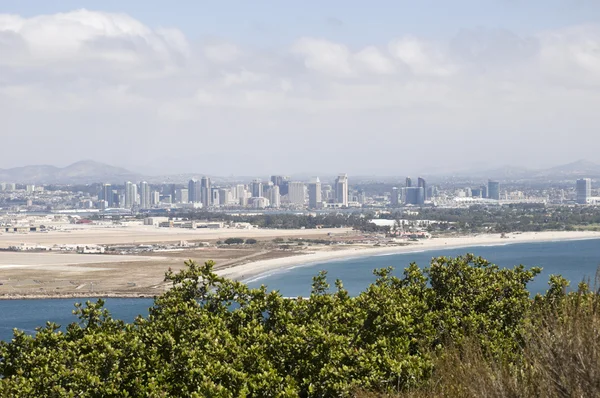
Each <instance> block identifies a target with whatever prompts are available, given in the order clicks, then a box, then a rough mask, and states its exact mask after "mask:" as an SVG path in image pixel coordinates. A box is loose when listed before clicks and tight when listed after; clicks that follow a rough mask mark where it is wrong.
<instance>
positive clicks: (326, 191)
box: [321, 185, 334, 202]
mask: <svg viewBox="0 0 600 398" xmlns="http://www.w3.org/2000/svg"><path fill="white" fill-rule="evenodd" d="M321 191H322V194H321V199H323V202H331V201H333V196H334V195H333V187H332V186H331V185H322V186H321Z"/></svg>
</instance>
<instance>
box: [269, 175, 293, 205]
mask: <svg viewBox="0 0 600 398" xmlns="http://www.w3.org/2000/svg"><path fill="white" fill-rule="evenodd" d="M289 181H290V177H287V176H271V182H272V183H273V185H277V186H278V187H279V194H280V195H287V194H288V182H289ZM272 205H273V204H272V203H271V206H272Z"/></svg>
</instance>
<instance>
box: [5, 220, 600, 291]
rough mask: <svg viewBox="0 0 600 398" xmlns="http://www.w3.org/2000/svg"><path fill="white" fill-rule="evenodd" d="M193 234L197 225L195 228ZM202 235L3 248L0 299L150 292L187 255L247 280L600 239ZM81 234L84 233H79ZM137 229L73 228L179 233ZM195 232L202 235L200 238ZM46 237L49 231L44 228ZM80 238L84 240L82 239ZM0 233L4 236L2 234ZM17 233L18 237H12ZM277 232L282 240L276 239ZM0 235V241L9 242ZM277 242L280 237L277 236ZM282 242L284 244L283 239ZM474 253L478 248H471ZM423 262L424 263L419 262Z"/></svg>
mask: <svg viewBox="0 0 600 398" xmlns="http://www.w3.org/2000/svg"><path fill="white" fill-rule="evenodd" d="M194 232H195V231H194ZM202 232H203V233H202V234H198V233H190V232H183V235H185V236H186V237H187V240H189V241H195V240H201V241H209V242H211V245H210V246H208V247H199V248H189V249H187V248H182V249H180V250H173V251H166V252H154V253H146V254H143V255H118V254H74V253H54V252H47V253H46V252H43V253H40V252H35V253H29V252H26V253H15V252H0V299H2V298H4V299H9V298H48V297H57V298H58V297H152V296H155V295H158V294H161V293H162V292H164V291H165V290H166V289H168V287H169V285H168V284H167V283H165V282H164V274H165V271H166V270H167V269H168V268H172V269H174V270H177V269H181V268H183V267H184V261H185V260H187V259H191V260H194V261H196V262H199V263H202V262H204V261H208V260H214V261H215V262H216V264H217V266H216V268H215V269H216V271H217V273H218V274H220V275H222V276H225V277H228V278H231V279H237V280H249V279H251V278H256V277H260V275H261V274H267V273H273V272H278V271H280V270H284V269H285V268H289V267H292V266H298V265H305V264H312V263H324V262H328V261H334V260H342V259H347V258H352V257H363V256H373V255H385V254H395V253H405V252H411V251H425V250H443V249H444V248H453V249H454V248H460V247H476V246H488V245H504V244H514V243H529V242H547V241H562V240H579V239H600V232H591V231H585V232H575V231H573V232H537V233H535V232H527V233H514V234H506V235H505V236H501V235H500V234H482V235H476V236H462V237H438V238H435V237H434V238H431V239H426V240H419V241H406V242H390V243H389V244H385V245H382V244H380V243H377V244H373V243H365V240H364V239H362V238H364V237H361V242H362V243H343V242H345V240H348V241H351V240H352V239H353V238H356V237H357V234H359V233H358V232H354V231H350V230H348V229H334V230H259V229H256V230H248V231H233V232H226V233H225V232H224V231H219V232H214V231H207V232H204V231H202ZM79 235H81V236H79ZM134 235H135V231H127V233H123V234H121V235H118V236H112V237H110V235H106V234H105V232H104V231H101V232H98V231H92V234H91V235H88V236H87V237H85V234H84V233H82V232H81V233H77V234H76V236H78V238H79V239H81V240H82V241H83V240H85V243H86V244H88V243H89V244H98V242H105V241H108V240H110V241H111V242H113V243H119V244H128V243H133V242H134V240H133V239H135V242H140V240H143V241H144V242H164V240H163V239H165V237H166V239H171V238H175V237H177V238H176V239H175V241H177V240H178V239H181V235H180V234H174V235H171V233H170V232H168V233H164V234H163V235H162V236H159V234H158V233H156V232H155V231H151V230H148V233H147V234H145V235H144V234H142V237H141V238H140V237H139V236H138V235H135V238H133V236H134ZM199 235H200V236H199ZM48 236H50V234H48ZM224 236H238V237H239V236H243V237H244V238H255V239H257V240H258V243H257V244H254V245H239V246H235V245H233V246H226V245H216V244H215V242H216V240H217V239H223V237H224ZM40 237H41V238H45V235H39V234H29V235H22V236H20V238H27V239H28V243H39V239H40ZM84 237H85V239H84ZM3 238H4V239H3ZM10 238H11V239H13V240H14V239H15V236H12V237H10ZM55 238H56V239H54V240H50V239H49V240H47V241H46V242H45V243H46V244H51V243H52V244H54V243H55V242H56V241H57V240H58V241H59V243H65V242H68V243H71V242H72V240H69V239H66V240H62V239H63V238H62V237H61V234H60V233H55ZM277 238H279V239H277ZM321 239H323V240H325V239H338V240H339V242H340V243H339V244H319V243H318V242H319V240H321ZM7 240H8V238H7V237H6V236H0V247H2V242H3V241H4V242H6V241H7ZM274 240H275V241H277V243H275V242H274ZM281 240H284V244H282V243H281ZM303 242H305V243H303ZM470 251H474V252H475V254H476V250H470ZM420 265H425V264H420Z"/></svg>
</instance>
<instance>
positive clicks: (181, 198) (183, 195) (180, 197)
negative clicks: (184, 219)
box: [175, 188, 190, 203]
mask: <svg viewBox="0 0 600 398" xmlns="http://www.w3.org/2000/svg"><path fill="white" fill-rule="evenodd" d="M189 200H190V191H189V189H188V188H179V189H176V190H175V203H188V202H189Z"/></svg>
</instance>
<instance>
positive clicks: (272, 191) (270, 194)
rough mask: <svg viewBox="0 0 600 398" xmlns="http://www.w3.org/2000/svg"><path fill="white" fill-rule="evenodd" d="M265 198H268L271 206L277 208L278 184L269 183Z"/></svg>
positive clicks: (279, 199) (278, 202)
mask: <svg viewBox="0 0 600 398" xmlns="http://www.w3.org/2000/svg"><path fill="white" fill-rule="evenodd" d="M267 199H269V203H270V206H271V207H274V208H277V207H279V206H280V205H281V195H280V194H279V186H278V185H271V186H270V187H269V189H267Z"/></svg>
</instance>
